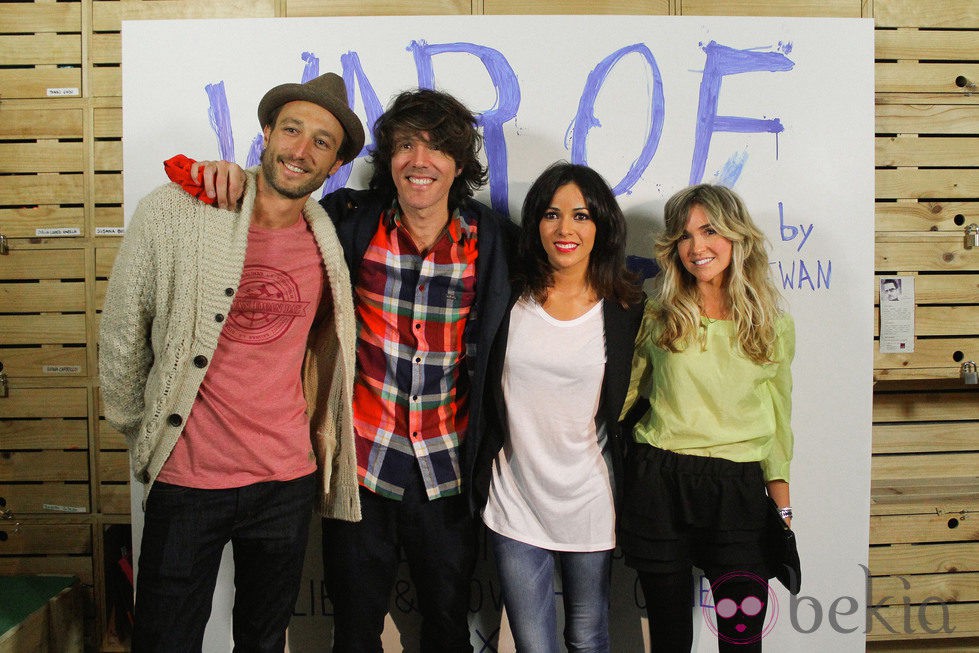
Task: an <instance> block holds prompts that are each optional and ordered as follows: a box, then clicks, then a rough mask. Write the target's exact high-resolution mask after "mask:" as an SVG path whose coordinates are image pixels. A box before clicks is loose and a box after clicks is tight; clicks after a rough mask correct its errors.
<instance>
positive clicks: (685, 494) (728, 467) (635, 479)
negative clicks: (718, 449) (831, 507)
mask: <svg viewBox="0 0 979 653" xmlns="http://www.w3.org/2000/svg"><path fill="white" fill-rule="evenodd" d="M624 489H625V496H624V502H623V506H622V513H621V518H620V521H619V545H620V547H621V548H622V551H623V553H624V554H625V562H626V564H627V565H629V566H630V567H633V568H635V569H637V570H639V571H645V572H651V573H673V572H677V571H683V570H685V569H689V568H690V567H691V565H696V566H698V567H700V568H701V569H702V570H703V571H704V572H705V573H706V574H707V576H708V578H716V577H718V576H720V575H722V574H725V573H727V572H729V571H747V572H751V573H754V574H757V575H759V576H762V577H764V578H769V577H771V576H770V574H769V569H768V565H767V564H766V562H765V546H764V541H765V540H764V534H765V516H766V509H767V501H768V498H767V494H766V492H765V479H764V476H763V474H762V470H761V465H760V464H759V463H757V462H749V463H736V462H733V461H730V460H727V459H724V458H710V457H707V456H688V455H684V454H678V453H674V452H672V451H665V450H663V449H658V448H656V447H653V446H650V445H647V444H641V443H634V444H633V446H632V447H631V448H630V451H629V457H628V460H627V462H626V482H625V488H624Z"/></svg>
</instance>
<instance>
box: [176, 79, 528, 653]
mask: <svg viewBox="0 0 979 653" xmlns="http://www.w3.org/2000/svg"><path fill="white" fill-rule="evenodd" d="M373 140H374V143H373V146H372V148H371V159H370V161H371V163H372V164H373V174H372V177H371V179H370V182H369V188H368V189H367V190H359V191H358V190H350V189H346V188H342V189H340V190H337V191H335V192H333V193H331V194H329V195H327V196H326V197H324V198H323V200H322V201H321V204H322V205H323V207H324V208H325V209H326V211H327V213H329V214H330V217H331V218H332V219H333V221H334V223H335V224H336V227H337V233H338V235H339V237H340V242H341V243H342V245H343V249H344V254H345V256H346V261H347V264H348V266H349V267H350V277H351V280H352V281H353V284H354V303H355V306H356V312H357V318H358V332H357V374H356V380H355V383H354V431H355V439H356V451H357V475H358V480H359V482H360V501H361V507H362V512H363V520H362V521H361V522H358V523H351V522H346V521H343V520H340V519H336V518H334V517H331V516H327V517H326V518H324V519H323V560H324V568H325V572H326V586H327V591H328V593H329V596H330V600H331V602H332V603H333V608H334V641H333V651H334V653H364V652H370V653H380V652H381V651H382V645H381V633H382V630H383V628H384V617H385V614H386V613H387V611H388V604H389V600H390V596H391V590H392V587H393V586H394V582H395V579H396V574H397V566H398V564H399V560H400V552H402V551H403V552H404V557H405V559H406V561H407V564H408V568H409V571H410V574H411V579H412V581H413V583H414V586H415V590H416V595H417V607H418V610H419V612H420V613H421V617H422V623H421V642H420V650H421V651H422V652H423V653H455V652H462V651H468V652H470V653H471V652H472V650H473V647H472V645H471V643H470V632H469V626H468V620H467V617H468V610H469V594H470V580H471V576H472V572H473V568H474V566H475V554H476V543H475V530H474V521H473V518H472V513H471V510H470V505H469V496H468V490H469V487H470V485H471V483H470V476H471V469H472V461H473V460H474V458H475V455H474V452H475V447H476V446H477V445H478V441H479V430H480V428H481V426H480V422H481V418H480V407H481V400H482V396H483V384H484V381H485V378H486V370H487V362H488V353H489V351H490V346H491V345H492V342H493V338H494V336H495V335H496V331H497V329H498V328H499V325H500V323H501V320H502V317H503V314H504V312H505V310H506V305H507V300H508V298H509V280H508V272H507V270H508V258H509V256H510V252H512V251H513V243H514V241H515V232H516V230H517V228H516V225H514V224H513V223H512V222H511V221H510V220H508V219H507V218H505V217H503V216H501V215H500V214H498V213H496V212H494V211H492V210H491V209H489V208H488V207H486V206H484V205H482V204H480V203H479V202H476V201H475V200H473V199H472V195H473V193H474V191H476V190H477V189H479V188H480V187H482V186H483V184H485V182H486V174H487V173H486V168H485V166H483V165H482V163H481V162H480V161H479V157H478V154H479V150H480V147H481V136H480V134H479V132H478V131H477V129H476V119H475V116H474V115H473V114H472V112H471V111H470V110H469V109H467V108H466V107H465V106H464V105H463V104H462V103H460V102H459V101H458V100H456V99H455V98H454V97H452V96H451V95H449V94H447V93H444V92H440V91H434V90H429V89H417V90H413V91H406V92H404V93H401V94H399V95H398V96H397V97H396V98H395V99H394V100H393V102H392V103H391V104H390V106H389V107H388V109H387V110H386V111H385V112H384V114H383V115H381V116H380V117H379V118H378V119H377V122H376V123H375V124H374V126H373ZM199 167H202V168H203V169H204V174H203V183H204V187H205V189H206V191H207V194H208V195H209V196H210V197H211V198H214V199H215V200H216V201H217V202H218V203H219V204H223V205H228V204H229V203H234V202H235V201H237V198H238V195H239V193H240V186H241V183H242V179H243V177H242V172H241V170H240V168H238V167H237V166H236V165H234V164H229V163H227V162H217V161H210V162H201V164H200V166H199ZM195 171H196V167H195Z"/></svg>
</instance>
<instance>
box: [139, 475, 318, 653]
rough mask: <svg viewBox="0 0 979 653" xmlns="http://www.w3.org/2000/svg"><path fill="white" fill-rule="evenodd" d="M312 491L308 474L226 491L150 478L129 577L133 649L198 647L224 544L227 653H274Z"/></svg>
mask: <svg viewBox="0 0 979 653" xmlns="http://www.w3.org/2000/svg"><path fill="white" fill-rule="evenodd" d="M315 493H316V475H315V474H312V475H309V476H304V477H302V478H299V479H296V480H294V481H286V482H276V481H273V482H267V483H256V484H254V485H247V486H245V487H241V488H234V489H229V490H198V489H194V488H187V487H182V486H179V485H170V484H167V483H161V482H157V483H155V484H154V485H153V487H152V489H151V490H150V495H149V497H148V499H147V502H146V524H145V526H144V528H143V543H142V551H141V553H140V556H139V575H138V577H137V579H136V608H135V626H134V632H133V651H134V653H148V652H150V651H160V652H165V653H182V652H184V651H186V652H188V653H190V652H198V651H200V650H201V642H202V640H203V638H204V627H205V626H206V624H207V620H208V618H209V617H210V614H211V598H212V595H213V594H214V585H215V583H216V581H217V575H218V567H219V566H220V563H221V552H222V550H223V549H224V546H225V545H226V544H227V543H228V542H231V543H232V546H233V550H234V562H235V604H234V612H233V627H232V633H233V636H234V640H235V649H234V650H235V652H236V653H243V652H245V651H249V652H251V651H263V652H264V651H268V652H270V653H271V652H272V651H275V652H276V653H282V650H283V648H284V646H285V630H286V627H287V626H288V625H289V619H290V617H291V616H292V611H293V608H294V606H295V603H296V595H297V593H298V591H299V581H300V577H301V574H302V568H303V557H304V552H305V550H306V539H307V534H308V532H309V520H310V516H311V515H312V507H313V497H314V495H315Z"/></svg>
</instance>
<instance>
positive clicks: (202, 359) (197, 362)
mask: <svg viewBox="0 0 979 653" xmlns="http://www.w3.org/2000/svg"><path fill="white" fill-rule="evenodd" d="M194 367H197V368H201V369H203V368H205V367H207V356H204V355H202V354H197V355H196V356H194Z"/></svg>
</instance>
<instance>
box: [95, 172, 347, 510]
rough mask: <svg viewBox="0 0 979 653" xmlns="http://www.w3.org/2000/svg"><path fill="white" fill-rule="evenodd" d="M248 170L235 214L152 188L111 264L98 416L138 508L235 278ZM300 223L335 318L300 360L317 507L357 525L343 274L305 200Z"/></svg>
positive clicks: (318, 326) (182, 418)
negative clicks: (137, 493) (138, 495)
mask: <svg viewBox="0 0 979 653" xmlns="http://www.w3.org/2000/svg"><path fill="white" fill-rule="evenodd" d="M246 172H247V173H248V178H247V185H246V191H245V195H244V197H243V198H242V204H241V209H240V210H238V211H225V210H221V209H218V208H216V207H213V206H210V205H208V204H205V203H203V202H200V201H198V200H196V199H194V198H193V197H192V196H191V195H189V194H187V193H186V192H184V191H183V190H182V189H181V188H180V187H179V186H178V185H176V184H168V185H166V186H162V187H160V188H157V189H156V190H154V191H153V192H151V193H150V194H149V195H147V196H146V197H145V198H143V199H142V200H141V201H140V203H139V205H138V206H137V208H136V211H135V213H134V215H133V218H132V220H131V221H130V223H129V226H128V227H127V230H126V236H125V238H124V239H123V242H122V246H121V247H120V249H119V254H118V256H117V258H116V261H115V265H114V266H113V268H112V275H111V276H110V278H109V284H108V288H107V290H106V295H105V303H104V306H103V310H102V321H101V328H100V333H99V375H100V383H101V394H102V400H103V402H104V404H105V416H106V419H107V420H108V421H109V423H110V424H112V425H113V426H114V427H115V428H117V429H118V430H119V431H120V432H122V433H123V435H125V437H126V440H127V442H128V444H129V451H130V459H131V463H132V469H133V473H134V475H135V478H136V479H137V480H139V481H140V482H141V483H143V484H145V485H144V494H143V500H144V503H145V498H146V496H147V495H148V494H149V490H150V487H151V486H152V484H153V482H154V480H155V479H156V477H157V475H158V474H159V472H160V469H161V468H162V467H163V464H164V462H166V460H167V458H168V457H169V455H170V452H171V451H172V450H173V447H174V445H176V443H177V439H178V438H179V437H180V434H181V432H182V431H183V425H184V424H186V422H187V416H188V415H189V413H190V410H191V407H192V406H193V403H194V399H195V397H196V396H197V390H198V388H199V387H200V384H201V381H202V380H203V379H204V374H205V372H206V371H207V363H208V362H209V361H210V360H211V357H212V356H213V354H214V350H215V348H216V347H217V343H218V336H219V335H220V333H221V327H222V326H223V324H224V316H226V315H227V314H228V311H229V310H230V308H231V302H232V299H233V297H234V294H235V292H236V291H237V288H238V283H239V281H240V279H241V274H242V270H243V268H244V261H245V247H246V245H247V239H248V227H249V224H250V222H251V214H252V210H253V208H254V203H255V175H256V172H257V169H250V170H248V171H246ZM303 216H304V218H305V219H306V221H307V222H308V223H309V225H310V227H311V229H312V232H313V235H314V237H315V239H316V243H317V245H318V246H319V250H320V253H321V255H322V257H323V266H324V269H325V272H326V278H327V283H326V287H324V293H323V295H324V298H325V297H327V294H326V292H327V291H329V293H330V296H331V297H332V303H331V304H330V305H329V306H328V307H327V308H328V309H331V310H327V311H325V313H326V314H325V315H322V316H318V318H317V322H316V323H315V324H314V325H313V328H312V329H311V331H310V335H309V339H308V341H307V349H306V357H305V361H304V363H303V391H304V394H305V396H306V402H307V406H308V409H307V412H308V414H309V417H310V430H311V434H310V435H311V441H312V444H313V450H314V451H315V453H316V457H317V463H318V468H319V472H318V473H319V477H320V484H319V501H318V509H319V512H320V513H321V514H322V515H323V516H326V517H333V518H336V519H344V520H348V521H357V520H359V519H360V500H359V496H358V482H357V460H356V454H355V450H354V434H353V410H352V397H353V380H354V365H355V363H354V361H355V354H354V348H355V346H356V316H355V313H354V307H353V298H352V294H351V286H350V275H349V272H348V270H347V266H346V263H345V262H344V258H343V250H342V249H341V247H340V243H339V241H338V240H337V236H336V231H335V230H334V228H333V223H332V221H331V220H330V218H329V216H328V215H327V214H326V212H325V211H324V210H323V208H322V207H321V206H320V205H319V204H318V203H317V202H316V201H315V200H314V199H312V198H310V199H309V200H307V202H306V205H305V207H304V208H303ZM202 357H203V358H202ZM202 362H203V363H204V365H203V366H202V367H198V365H200V364H201V363H202ZM255 383H262V377H261V376H260V375H259V376H256V378H255Z"/></svg>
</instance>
